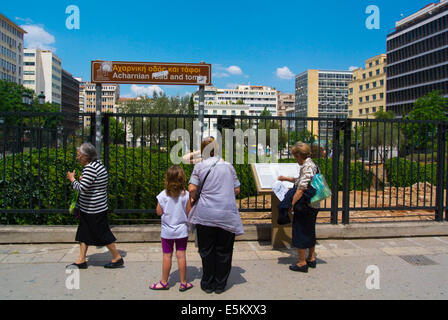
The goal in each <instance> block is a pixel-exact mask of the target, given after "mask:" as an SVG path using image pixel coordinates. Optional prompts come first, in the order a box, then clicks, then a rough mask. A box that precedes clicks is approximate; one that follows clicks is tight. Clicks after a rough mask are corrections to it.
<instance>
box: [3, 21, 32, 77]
mask: <svg viewBox="0 0 448 320" xmlns="http://www.w3.org/2000/svg"><path fill="white" fill-rule="evenodd" d="M25 33H26V31H25V30H23V29H22V28H20V27H19V26H18V25H16V24H15V23H14V22H12V21H11V20H9V19H8V18H7V17H5V16H4V15H2V14H1V13H0V80H5V81H11V82H15V83H18V84H23V36H24V34H25Z"/></svg>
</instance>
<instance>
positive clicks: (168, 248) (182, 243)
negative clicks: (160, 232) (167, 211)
mask: <svg viewBox="0 0 448 320" xmlns="http://www.w3.org/2000/svg"><path fill="white" fill-rule="evenodd" d="M174 243H176V251H185V250H187V243H188V237H186V238H181V239H165V238H162V251H163V253H171V252H173V248H174Z"/></svg>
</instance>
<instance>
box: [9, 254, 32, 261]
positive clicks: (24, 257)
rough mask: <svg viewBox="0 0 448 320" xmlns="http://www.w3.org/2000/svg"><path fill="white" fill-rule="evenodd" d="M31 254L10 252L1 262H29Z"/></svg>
mask: <svg viewBox="0 0 448 320" xmlns="http://www.w3.org/2000/svg"><path fill="white" fill-rule="evenodd" d="M32 258H33V256H32V255H31V254H20V253H19V254H10V255H8V256H7V257H6V258H5V259H3V261H2V263H29V262H30V261H31V259H32Z"/></svg>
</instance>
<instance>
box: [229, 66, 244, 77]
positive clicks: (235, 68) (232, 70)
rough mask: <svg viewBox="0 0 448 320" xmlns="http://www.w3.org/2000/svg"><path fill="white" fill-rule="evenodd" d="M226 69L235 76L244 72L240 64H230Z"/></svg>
mask: <svg viewBox="0 0 448 320" xmlns="http://www.w3.org/2000/svg"><path fill="white" fill-rule="evenodd" d="M226 71H227V72H228V73H230V74H231V75H234V76H239V75H242V74H243V71H242V70H241V68H240V67H238V66H230V67H228V68H227V69H226Z"/></svg>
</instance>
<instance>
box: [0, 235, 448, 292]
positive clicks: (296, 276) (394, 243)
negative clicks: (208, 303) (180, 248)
mask: <svg viewBox="0 0 448 320" xmlns="http://www.w3.org/2000/svg"><path fill="white" fill-rule="evenodd" d="M117 247H118V249H119V251H120V252H121V254H122V256H123V257H124V260H125V267H124V268H122V269H113V270H109V269H104V268H103V267H102V266H103V265H104V264H105V263H106V262H107V261H109V259H110V258H111V255H110V254H109V253H108V251H107V249H106V248H100V249H97V248H96V247H90V248H89V252H88V264H89V268H88V269H87V270H80V271H79V272H80V273H79V274H80V289H71V290H70V289H67V287H66V282H67V279H69V278H70V277H72V276H73V275H74V273H72V272H71V271H70V273H66V269H65V266H66V265H67V264H70V263H72V262H74V261H75V260H76V258H77V256H78V252H79V251H78V250H79V246H78V245H77V244H34V245H0V299H2V300H5V299H92V300H94V299H95V300H98V299H150V300H157V299H161V300H167V299H171V300H181V299H188V300H197V299H201V300H221V299H226V300H234V299H235V300H265V299H269V300H271V299H273V300H297V299H448V276H447V275H446V270H447V269H448V237H419V238H393V239H362V240H361V239H360V240H320V241H319V244H318V245H317V248H316V252H317V258H318V259H317V261H318V265H317V268H316V269H310V270H309V272H308V273H307V274H304V273H298V272H292V271H290V270H289V269H288V266H289V265H290V264H292V263H294V262H296V261H297V253H296V250H293V249H285V250H272V249H271V246H270V244H269V243H265V242H257V241H239V242H236V243H235V250H234V255H233V268H232V272H231V275H230V278H229V281H228V285H227V290H226V291H225V292H224V293H223V294H221V295H218V294H215V293H212V294H206V293H204V292H203V291H202V290H201V289H200V277H201V259H200V257H199V255H198V253H197V249H196V248H195V246H194V243H192V242H190V243H189V247H188V249H187V265H188V270H187V275H188V280H189V281H191V282H192V283H193V284H194V286H195V287H194V288H193V289H191V290H189V291H187V292H183V293H182V292H179V291H178V288H179V273H178V271H177V262H176V260H175V258H174V259H173V267H172V271H171V277H170V281H169V285H170V287H171V288H170V290H167V291H152V290H149V289H148V286H149V285H150V284H151V283H153V282H156V281H158V280H160V276H161V268H162V252H161V246H160V244H158V243H118V244H117ZM369 266H376V267H377V268H375V267H369ZM372 268H373V269H372ZM372 270H373V271H372ZM375 270H376V271H375ZM366 271H367V272H366ZM375 272H379V278H377V279H379V287H380V288H379V289H375V288H371V289H368V288H367V287H368V285H369V284H372V285H373V284H374V282H372V281H373V280H372V279H373V277H374V276H375V275H377V273H375ZM70 279H71V278H70ZM70 283H72V282H70ZM370 286H371V285H370Z"/></svg>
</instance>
